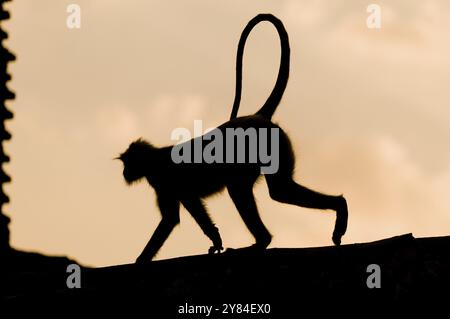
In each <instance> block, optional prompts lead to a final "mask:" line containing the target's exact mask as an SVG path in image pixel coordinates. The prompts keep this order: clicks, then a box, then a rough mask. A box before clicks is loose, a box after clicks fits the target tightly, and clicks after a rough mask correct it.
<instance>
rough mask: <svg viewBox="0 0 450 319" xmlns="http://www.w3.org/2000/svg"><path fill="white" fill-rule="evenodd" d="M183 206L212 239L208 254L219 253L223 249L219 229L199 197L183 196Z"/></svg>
mask: <svg viewBox="0 0 450 319" xmlns="http://www.w3.org/2000/svg"><path fill="white" fill-rule="evenodd" d="M182 203H183V205H184V207H185V208H186V209H187V210H188V212H189V213H190V214H191V215H192V217H194V220H195V221H196V222H197V224H198V225H199V226H200V228H201V229H202V231H203V233H204V234H205V235H206V236H207V237H208V238H209V239H210V240H211V241H212V243H213V246H211V247H210V248H209V250H208V253H209V254H215V253H220V252H221V251H222V250H223V246H222V238H220V234H219V229H218V228H217V227H216V226H214V223H213V222H212V220H211V218H210V217H209V215H208V212H207V211H206V208H205V205H204V204H203V202H202V201H201V199H199V198H185V199H183V200H182Z"/></svg>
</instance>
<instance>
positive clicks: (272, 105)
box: [230, 14, 291, 120]
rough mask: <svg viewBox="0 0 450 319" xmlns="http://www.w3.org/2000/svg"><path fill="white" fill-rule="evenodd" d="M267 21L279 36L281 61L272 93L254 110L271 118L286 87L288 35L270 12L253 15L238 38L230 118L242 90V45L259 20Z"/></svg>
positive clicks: (234, 111)
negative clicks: (259, 107)
mask: <svg viewBox="0 0 450 319" xmlns="http://www.w3.org/2000/svg"><path fill="white" fill-rule="evenodd" d="M262 21H268V22H270V23H272V24H273V25H274V26H275V28H276V29H277V32H278V36H279V37H280V45H281V59H280V60H281V61H280V68H279V70H278V77H277V82H276V83H275V86H274V88H273V90H272V93H271V94H270V96H269V97H268V98H267V100H266V103H264V105H263V106H262V107H261V109H259V110H258V112H256V114H260V115H262V116H264V117H265V118H267V119H271V118H272V116H273V114H274V113H275V110H276V108H277V106H278V104H279V103H280V101H281V98H282V97H283V93H284V90H285V89H286V86H287V82H288V78H289V63H290V51H291V50H290V48H289V37H288V34H287V32H286V29H285V28H284V26H283V23H282V22H281V21H280V20H279V19H278V18H276V17H275V16H273V15H272V14H259V15H257V16H256V17H254V18H253V19H252V20H250V22H249V23H248V24H247V26H246V27H245V29H244V31H242V34H241V38H240V39H239V44H238V50H237V56H236V92H235V96H234V102H233V109H232V111H231V116H230V120H232V119H234V118H236V116H237V113H238V110H239V104H240V102H241V91H242V59H243V55H244V46H245V42H246V41H247V37H248V35H249V34H250V32H251V31H252V29H253V28H254V27H255V26H256V25H257V24H258V23H260V22H262Z"/></svg>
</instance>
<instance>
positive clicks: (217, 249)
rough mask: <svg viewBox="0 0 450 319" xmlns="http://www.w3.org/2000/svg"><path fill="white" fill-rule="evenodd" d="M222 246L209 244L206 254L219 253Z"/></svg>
mask: <svg viewBox="0 0 450 319" xmlns="http://www.w3.org/2000/svg"><path fill="white" fill-rule="evenodd" d="M223 249H224V248H223V247H222V246H211V247H209V250H208V254H209V255H214V254H220V253H221V252H222V250H223Z"/></svg>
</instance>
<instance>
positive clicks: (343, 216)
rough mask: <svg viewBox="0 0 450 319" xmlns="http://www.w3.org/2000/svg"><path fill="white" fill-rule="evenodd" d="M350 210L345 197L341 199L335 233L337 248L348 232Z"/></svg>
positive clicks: (334, 241) (334, 238) (337, 210)
mask: <svg viewBox="0 0 450 319" xmlns="http://www.w3.org/2000/svg"><path fill="white" fill-rule="evenodd" d="M347 220H348V208H347V201H346V200H345V198H344V197H343V196H340V197H339V204H338V208H337V209H336V224H335V225H334V231H333V243H334V244H335V245H336V246H339V245H340V244H341V238H342V236H344V234H345V232H346V231H347Z"/></svg>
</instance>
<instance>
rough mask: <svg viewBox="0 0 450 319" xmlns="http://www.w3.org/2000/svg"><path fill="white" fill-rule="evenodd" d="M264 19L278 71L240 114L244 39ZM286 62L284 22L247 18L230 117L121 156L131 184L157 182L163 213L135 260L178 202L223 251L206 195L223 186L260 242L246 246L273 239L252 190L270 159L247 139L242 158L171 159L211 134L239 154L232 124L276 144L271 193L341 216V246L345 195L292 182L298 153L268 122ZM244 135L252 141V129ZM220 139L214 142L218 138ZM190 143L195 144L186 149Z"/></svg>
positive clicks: (152, 250) (166, 229)
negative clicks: (276, 46)
mask: <svg viewBox="0 0 450 319" xmlns="http://www.w3.org/2000/svg"><path fill="white" fill-rule="evenodd" d="M262 21H268V22H270V23H272V24H273V25H274V26H275V28H276V30H277V31H278V34H279V38H280V44H281V61H280V67H279V72H278V77H277V80H276V84H275V86H274V89H273V90H272V92H271V94H270V96H269V97H268V99H267V100H266V102H265V103H264V104H263V105H262V107H261V108H260V109H259V110H258V111H257V112H256V113H255V114H253V115H249V116H243V117H237V112H238V109H239V104H240V98H241V88H242V58H243V52H244V46H245V42H246V39H247V37H248V35H249V34H250V32H251V31H252V29H253V28H254V27H255V26H256V25H257V24H258V23H260V22H262ZM289 62H290V48H289V38H288V34H287V32H286V30H285V28H284V26H283V24H282V22H281V21H280V20H279V19H278V18H276V17H275V16H273V15H271V14H259V15H257V16H256V17H255V18H253V19H252V20H250V22H249V23H248V24H247V26H246V27H245V29H244V30H243V32H242V35H241V37H240V40H239V44H238V50H237V59H236V91H235V98H234V103H233V108H232V112H231V117H230V120H229V121H228V122H225V123H223V124H222V125H220V126H218V127H217V128H216V129H214V130H213V131H211V132H209V133H207V134H205V135H204V136H200V137H196V138H193V139H191V140H189V141H186V142H184V143H181V144H179V145H172V146H166V147H156V146H154V145H152V144H151V143H149V142H147V141H145V140H143V139H138V140H136V141H134V142H132V143H131V144H130V145H129V147H128V148H127V150H126V151H125V152H123V153H122V154H121V155H120V156H119V157H118V159H120V160H121V161H122V162H123V164H124V169H123V176H124V179H125V181H126V182H127V183H128V184H133V183H136V182H138V181H141V180H147V182H148V183H149V185H150V186H152V187H153V188H154V190H155V192H156V196H157V203H158V206H159V210H160V212H161V217H162V218H161V221H160V222H159V224H158V226H157V228H156V230H155V231H154V233H153V235H152V236H151V238H150V240H149V242H148V244H147V245H146V246H145V248H144V250H143V251H142V253H141V254H140V256H139V257H138V258H137V260H136V262H137V263H143V262H149V261H150V260H151V259H152V258H153V257H154V256H155V255H156V254H157V252H158V251H159V249H160V248H161V247H162V245H163V244H164V242H165V241H166V239H167V238H168V236H169V235H170V233H171V232H172V230H173V229H174V227H175V226H176V225H177V224H178V223H179V222H180V215H179V210H180V204H181V205H183V206H184V207H185V208H186V210H187V211H188V212H189V213H190V214H191V215H192V217H193V218H194V220H195V221H196V222H197V223H198V225H199V226H200V228H201V229H202V231H203V232H204V234H205V235H206V236H207V237H208V238H209V239H210V240H211V242H212V246H211V247H210V248H209V253H211V254H212V253H220V252H221V251H222V250H223V246H222V239H221V236H220V234H219V230H218V228H217V227H216V226H215V224H214V223H213V222H212V220H211V218H210V216H209V214H208V212H207V210H206V207H205V204H204V202H203V201H204V199H205V198H207V197H208V196H211V195H213V194H216V193H218V192H221V191H222V190H224V189H225V188H226V189H227V191H228V194H229V196H230V197H231V199H232V201H233V203H234V205H235V206H236V208H237V211H238V213H239V214H240V216H241V218H242V220H243V221H244V223H245V225H246V226H247V228H248V230H249V231H250V233H251V234H252V235H253V237H254V238H255V244H254V245H252V246H250V247H249V249H252V250H264V249H265V248H267V246H268V245H269V244H270V242H271V240H272V235H271V234H270V232H269V231H268V230H267V228H266V226H265V225H264V223H263V222H262V220H261V218H260V215H259V213H258V209H257V206H256V202H255V198H254V195H253V187H254V185H255V182H256V181H257V180H258V179H259V178H260V177H261V175H262V168H263V167H265V165H266V164H267V162H265V161H262V160H261V159H260V158H259V159H257V160H256V161H253V162H252V161H249V158H250V157H251V155H252V154H251V151H252V150H251V149H249V145H250V144H249V143H248V144H245V148H244V151H246V156H245V160H244V161H225V162H224V161H216V162H205V161H196V160H195V157H196V156H197V155H198V154H195V153H196V152H194V154H190V155H189V154H184V153H183V152H180V154H181V153H183V156H184V155H186V156H187V157H185V158H189V159H191V161H183V162H177V161H174V156H173V154H174V150H175V149H177V150H186V149H195V146H196V145H199V144H197V143H198V142H201V143H200V145H201V149H200V151H202V152H204V151H205V149H206V148H208V147H209V148H211V143H213V141H214V138H212V137H213V136H215V137H217V136H222V137H223V139H222V140H221V143H220V144H219V145H220V147H219V148H218V149H216V150H215V154H216V155H217V152H221V153H222V154H224V157H226V158H228V157H227V156H228V155H230V154H232V155H233V156H234V157H233V159H234V158H235V157H236V156H239V154H238V152H239V151H241V152H242V149H239V147H238V146H237V145H236V144H233V143H230V142H231V139H233V140H235V138H236V136H229V135H227V130H230V129H231V130H234V132H236V131H238V130H241V132H247V131H248V130H253V132H254V134H256V138H257V140H258V142H259V144H258V145H259V146H260V147H263V148H265V149H266V150H269V149H270V150H271V151H272V152H273V151H274V150H275V149H277V150H278V151H277V154H276V155H277V161H278V165H277V167H276V168H277V169H276V170H275V171H274V172H271V173H265V174H264V177H265V180H266V183H267V186H268V189H269V195H270V197H271V198H272V199H273V200H276V201H278V202H281V203H287V204H292V205H297V206H301V207H307V208H315V209H321V210H334V211H335V212H336V222H335V227H334V231H333V235H332V240H333V242H334V244H335V245H340V243H341V237H342V236H343V235H344V234H345V232H346V229H347V218H348V212H347V202H346V200H345V198H344V197H343V196H342V195H339V196H332V195H326V194H322V193H319V192H316V191H313V190H311V189H309V188H307V187H305V186H302V185H300V184H298V183H296V182H295V181H294V179H293V172H294V166H295V156H294V151H293V148H292V146H291V142H290V140H289V137H288V136H287V134H286V133H285V132H284V131H283V130H282V129H281V128H280V126H278V125H277V124H275V123H273V122H272V121H271V119H272V116H273V114H274V112H275V110H276V108H277V106H278V105H279V103H280V101H281V99H282V96H283V93H284V91H285V89H286V86H287V83H288V78H289ZM264 130H265V131H264ZM261 132H265V136H262V133H261ZM245 137H246V138H248V139H247V140H250V137H252V136H251V135H248V136H245ZM253 137H254V136H253ZM263 137H265V138H263ZM273 137H276V139H274V138H273ZM247 140H246V141H247ZM216 142H217V141H216ZM215 145H216V146H217V144H215ZM229 145H233V146H232V148H231V149H230V148H229V147H227V146H229ZM187 146H189V147H191V148H183V147H187ZM197 151H198V150H197ZM253 151H254V149H253ZM197 153H198V152H197ZM230 158H231V157H230Z"/></svg>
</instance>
